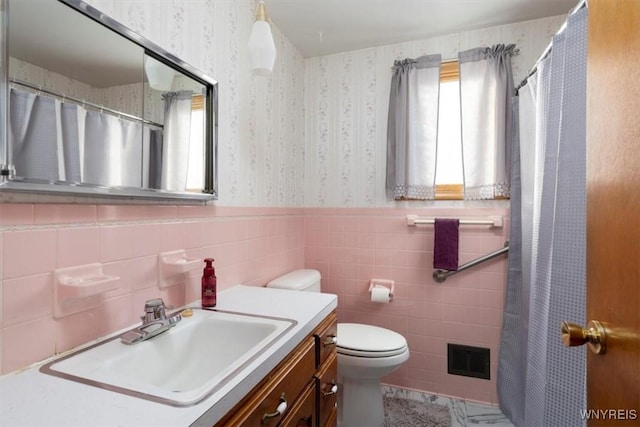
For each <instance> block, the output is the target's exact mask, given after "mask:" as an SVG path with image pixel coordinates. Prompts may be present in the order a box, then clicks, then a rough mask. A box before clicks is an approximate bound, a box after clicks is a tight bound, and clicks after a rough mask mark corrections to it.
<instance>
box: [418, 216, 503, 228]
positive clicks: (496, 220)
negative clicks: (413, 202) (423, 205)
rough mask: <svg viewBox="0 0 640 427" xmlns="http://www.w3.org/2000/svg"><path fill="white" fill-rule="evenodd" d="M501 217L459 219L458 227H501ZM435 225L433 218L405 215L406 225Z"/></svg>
mask: <svg viewBox="0 0 640 427" xmlns="http://www.w3.org/2000/svg"><path fill="white" fill-rule="evenodd" d="M502 222H503V221H502V217H501V216H490V217H487V218H486V219H484V218H476V219H471V218H466V219H465V218H462V219H460V225H488V226H491V227H502ZM433 223H435V218H420V217H419V216H418V215H407V225H409V226H415V225H421V224H433Z"/></svg>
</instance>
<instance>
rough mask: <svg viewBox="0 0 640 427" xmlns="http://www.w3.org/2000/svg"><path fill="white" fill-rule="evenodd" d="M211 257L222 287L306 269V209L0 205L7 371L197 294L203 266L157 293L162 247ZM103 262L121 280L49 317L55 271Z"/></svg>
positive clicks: (1, 326) (0, 339)
mask: <svg viewBox="0 0 640 427" xmlns="http://www.w3.org/2000/svg"><path fill="white" fill-rule="evenodd" d="M175 249H186V250H187V256H189V257H198V258H205V257H213V258H215V259H216V262H215V265H216V274H217V277H218V287H219V289H220V290H222V289H225V288H228V287H230V286H232V285H234V284H238V283H245V284H256V285H261V284H264V283H266V282H268V281H269V280H270V279H272V278H274V277H277V276H278V275H281V274H284V273H286V272H288V271H290V270H293V269H297V268H302V267H304V210H303V209H288V208H228V207H215V206H207V207H202V206H199V207H190V206H189V207H183V206H150V205H145V206H131V205H125V206H95V205H52V204H42V205H32V204H0V263H1V264H0V280H1V286H0V289H1V293H0V295H1V297H0V349H1V351H0V366H1V370H0V372H1V373H6V372H10V371H13V370H16V369H20V368H22V367H25V366H27V365H29V364H31V363H34V362H37V361H40V360H43V359H45V358H47V357H49V356H52V355H54V354H57V353H60V352H63V351H66V350H69V349H71V348H73V347H75V346H78V345H80V344H83V343H86V342H89V341H91V340H94V339H96V338H98V337H101V336H104V335H107V334H109V333H112V332H114V331H117V330H119V329H122V328H125V327H127V326H129V325H132V324H134V323H135V322H136V321H137V319H138V316H139V315H140V314H141V312H142V308H143V306H144V301H145V300H147V299H150V298H156V297H162V298H163V299H164V300H165V302H167V303H168V304H173V305H176V306H179V305H183V304H185V303H187V302H192V301H195V300H198V299H199V298H200V275H201V270H198V271H195V272H194V273H192V274H191V275H189V276H188V277H187V278H186V280H185V282H184V283H181V284H178V285H176V286H173V287H170V288H167V289H163V290H160V289H159V288H158V286H157V284H158V277H157V274H158V273H157V270H158V261H157V259H158V254H159V253H160V252H163V251H169V250H175ZM95 262H100V263H102V264H103V268H104V271H105V273H106V274H110V275H115V276H119V277H120V280H119V286H118V288H117V289H115V290H113V291H110V292H109V293H107V294H106V295H105V300H104V302H103V304H102V305H100V306H99V307H97V308H95V309H92V310H88V311H85V312H81V313H78V314H74V315H71V316H68V317H65V318H62V319H55V318H54V317H53V289H54V288H53V271H54V270H56V269H58V268H63V267H70V266H75V265H82V264H89V263H95Z"/></svg>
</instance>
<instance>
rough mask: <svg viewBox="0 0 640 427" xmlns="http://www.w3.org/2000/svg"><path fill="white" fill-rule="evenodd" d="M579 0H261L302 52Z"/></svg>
mask: <svg viewBox="0 0 640 427" xmlns="http://www.w3.org/2000/svg"><path fill="white" fill-rule="evenodd" d="M577 3H578V0H265V5H266V7H267V14H268V15H269V18H270V19H271V21H272V22H273V23H274V24H275V25H276V26H277V27H278V28H279V29H280V30H281V31H282V32H283V33H284V34H285V35H286V37H287V38H288V39H289V40H290V41H291V42H292V43H293V45H294V46H295V47H296V48H297V49H298V50H299V51H300V52H301V53H302V55H303V56H304V57H313V56H320V55H328V54H332V53H338V52H345V51H350V50H356V49H363V48H368V47H373V46H381V45H386V44H392V43H398V42H403V41H408V40H420V39H424V38H428V37H433V36H437V35H443V34H451V33H457V32H460V31H465V30H473V29H478V28H486V27H491V26H496V25H503V24H509V23H513V22H521V21H528V20H531V19H538V18H544V17H547V16H555V15H564V14H567V13H568V12H569V10H571V8H572V7H574V6H575V5H576V4H577Z"/></svg>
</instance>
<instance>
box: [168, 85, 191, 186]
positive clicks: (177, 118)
mask: <svg viewBox="0 0 640 427" xmlns="http://www.w3.org/2000/svg"><path fill="white" fill-rule="evenodd" d="M192 97H193V92H192V91H190V90H183V91H179V92H167V93H165V94H164V95H163V96H162V98H163V99H164V102H165V106H164V134H163V136H164V140H163V143H162V150H163V153H162V189H163V190H171V191H184V190H185V188H186V186H187V168H188V165H189V145H190V144H189V138H188V137H185V135H190V134H191V102H192Z"/></svg>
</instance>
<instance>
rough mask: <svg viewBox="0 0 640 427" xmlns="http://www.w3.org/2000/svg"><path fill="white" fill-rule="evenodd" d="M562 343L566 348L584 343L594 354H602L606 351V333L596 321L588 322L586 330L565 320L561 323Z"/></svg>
mask: <svg viewBox="0 0 640 427" xmlns="http://www.w3.org/2000/svg"><path fill="white" fill-rule="evenodd" d="M562 343H563V344H564V345H565V346H566V347H574V346H578V345H583V344H585V343H586V344H588V345H589V348H590V349H591V351H593V352H594V353H595V354H604V353H605V352H606V350H607V333H606V331H605V329H604V327H603V326H602V324H601V323H600V322H598V321H597V320H590V321H589V323H587V329H585V328H583V327H582V326H580V325H577V324H575V323H570V322H567V321H566V320H565V321H564V322H562Z"/></svg>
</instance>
